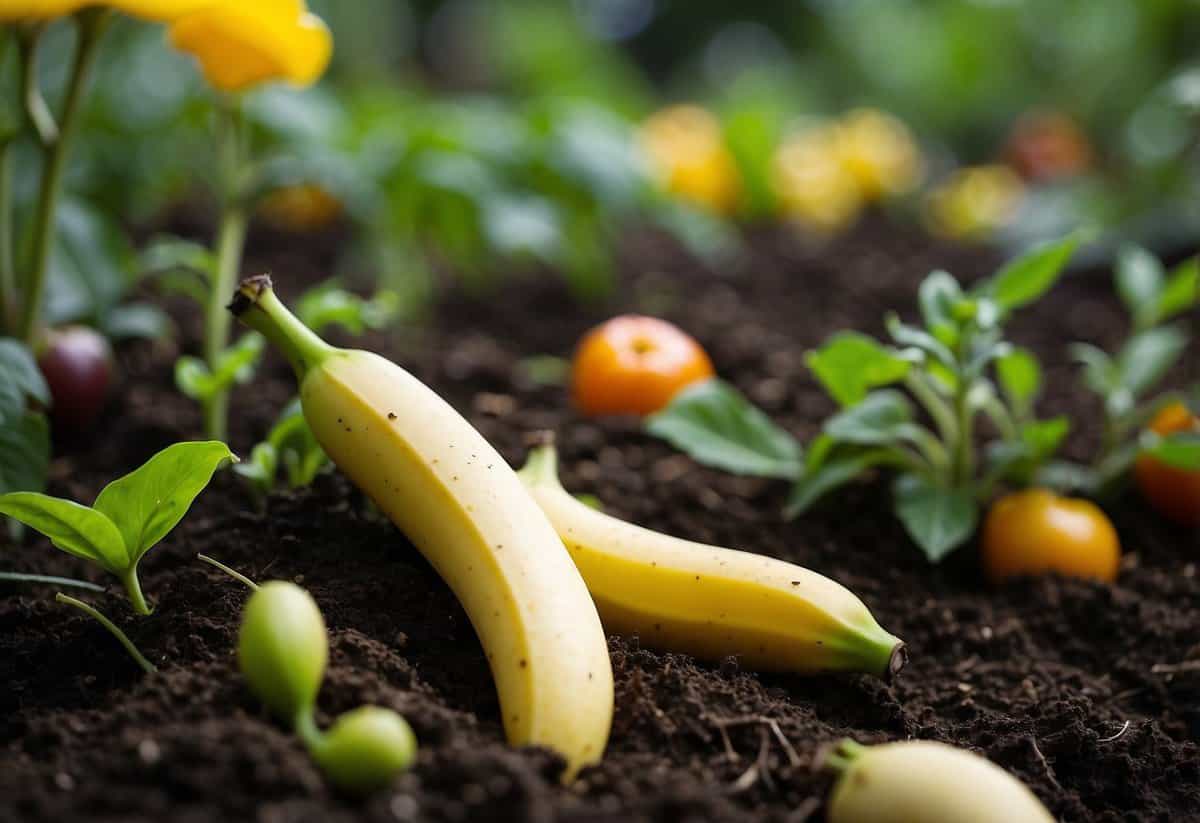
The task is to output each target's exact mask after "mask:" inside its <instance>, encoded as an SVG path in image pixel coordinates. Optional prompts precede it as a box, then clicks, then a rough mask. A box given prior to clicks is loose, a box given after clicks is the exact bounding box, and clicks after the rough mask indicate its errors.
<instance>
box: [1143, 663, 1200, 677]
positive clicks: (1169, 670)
mask: <svg viewBox="0 0 1200 823" xmlns="http://www.w3.org/2000/svg"><path fill="white" fill-rule="evenodd" d="M1150 672H1151V673H1152V674H1180V673H1182V672H1200V660H1184V661H1183V662H1181V663H1155V664H1154V665H1153V666H1151V667H1150Z"/></svg>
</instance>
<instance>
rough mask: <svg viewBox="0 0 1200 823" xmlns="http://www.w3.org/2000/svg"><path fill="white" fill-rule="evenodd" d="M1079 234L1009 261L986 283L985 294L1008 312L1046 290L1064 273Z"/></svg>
mask: <svg viewBox="0 0 1200 823" xmlns="http://www.w3.org/2000/svg"><path fill="white" fill-rule="evenodd" d="M1079 240H1080V238H1079V236H1078V235H1075V234H1073V235H1070V236H1068V237H1066V238H1064V239H1062V240H1059V241H1057V242H1053V243H1046V244H1044V245H1041V246H1038V247H1037V248H1035V249H1034V250H1033V251H1031V252H1029V253H1027V254H1025V255H1022V256H1021V257H1018V258H1017V259H1016V260H1013V261H1011V262H1009V263H1008V264H1007V265H1005V266H1004V267H1003V268H1002V269H1000V271H998V272H997V273H996V275H995V276H994V277H993V278H991V279H990V280H988V281H986V282H985V283H984V284H983V287H982V296H985V297H990V298H991V299H993V300H994V301H996V305H997V306H998V307H999V308H1000V310H1001V311H1002V312H1004V313H1008V312H1011V311H1012V310H1013V309H1017V308H1020V307H1021V306H1024V305H1026V304H1027V303H1032V302H1033V301H1034V300H1036V299H1038V298H1039V297H1041V296H1042V295H1043V294H1045V293H1046V291H1047V290H1049V288H1050V287H1051V286H1053V285H1054V283H1055V281H1056V280H1058V277H1059V275H1060V274H1061V273H1062V270H1063V267H1064V266H1066V265H1067V261H1068V260H1070V259H1071V255H1073V254H1074V253H1075V249H1076V248H1078V246H1079Z"/></svg>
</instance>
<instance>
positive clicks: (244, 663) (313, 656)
mask: <svg viewBox="0 0 1200 823" xmlns="http://www.w3.org/2000/svg"><path fill="white" fill-rule="evenodd" d="M328 659H329V640H328V638H327V636H326V634H325V621H324V620H323V619H322V617H321V611H320V610H319V609H318V608H317V604H316V603H315V602H314V601H313V599H312V596H311V595H310V594H309V593H308V592H306V591H305V590H304V589H302V588H300V587H299V586H296V585H294V584H292V583H286V582H283V581H280V580H273V581H271V582H269V583H265V584H263V585H262V586H261V587H260V588H259V589H258V591H256V592H255V593H254V594H253V595H252V596H251V597H250V600H249V601H248V602H247V603H246V609H245V611H244V612H243V614H242V628H241V631H240V633H239V636H238V664H239V665H240V666H241V669H242V674H243V675H245V677H246V680H247V681H248V682H249V683H250V688H251V690H253V692H254V693H255V694H256V695H258V697H259V699H261V700H262V701H263V702H264V703H266V704H267V706H268V707H269V708H270V709H271V711H273V712H275V713H276V714H277V715H279V717H280V718H281V719H283V720H286V721H287V722H289V723H295V722H297V719H298V718H299V717H301V716H308V715H310V714H311V712H312V708H313V704H314V703H315V702H316V699H317V692H318V691H319V690H320V688H321V679H322V678H323V677H324V675H325V664H326V662H327V661H328Z"/></svg>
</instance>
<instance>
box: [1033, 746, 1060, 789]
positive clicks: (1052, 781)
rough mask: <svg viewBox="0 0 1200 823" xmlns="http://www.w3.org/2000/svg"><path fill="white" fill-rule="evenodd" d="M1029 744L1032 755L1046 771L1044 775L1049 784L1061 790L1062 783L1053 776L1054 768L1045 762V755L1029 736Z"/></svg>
mask: <svg viewBox="0 0 1200 823" xmlns="http://www.w3.org/2000/svg"><path fill="white" fill-rule="evenodd" d="M1029 745H1030V746H1032V747H1033V756H1034V757H1036V758H1037V760H1038V762H1039V763H1041V764H1042V768H1043V769H1044V770H1045V772H1046V777H1047V778H1048V779H1049V780H1050V785H1052V786H1054V788H1056V789H1058V790H1059V791H1060V792H1061V791H1062V790H1063V787H1062V784H1061V783H1059V782H1058V778H1057V777H1055V776H1054V769H1052V768H1050V764H1049V763H1048V762H1046V755H1044V754H1042V750H1041V749H1039V748H1038V744H1037V741H1036V740H1034V739H1033V738H1032V737H1031V738H1029Z"/></svg>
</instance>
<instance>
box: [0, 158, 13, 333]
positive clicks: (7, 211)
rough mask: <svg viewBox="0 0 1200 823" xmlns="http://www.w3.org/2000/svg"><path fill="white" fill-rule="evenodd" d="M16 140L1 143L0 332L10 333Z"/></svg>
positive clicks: (11, 318)
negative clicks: (13, 145)
mask: <svg viewBox="0 0 1200 823" xmlns="http://www.w3.org/2000/svg"><path fill="white" fill-rule="evenodd" d="M11 156H12V140H11V139H9V140H5V141H4V142H3V144H0V331H7V330H8V328H9V324H10V323H12V321H13V317H12V316H11V312H13V311H15V310H16V308H17V273H16V269H15V268H14V260H13V242H12V229H13V224H12V221H13V213H12V160H11Z"/></svg>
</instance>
